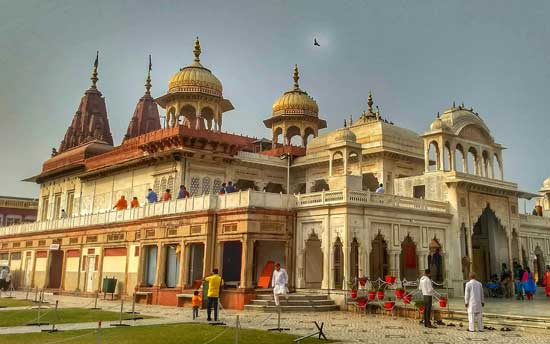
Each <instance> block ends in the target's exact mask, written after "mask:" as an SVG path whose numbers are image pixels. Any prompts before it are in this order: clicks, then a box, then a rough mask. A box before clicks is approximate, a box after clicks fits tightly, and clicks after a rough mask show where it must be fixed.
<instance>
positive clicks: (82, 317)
mask: <svg viewBox="0 0 550 344" xmlns="http://www.w3.org/2000/svg"><path fill="white" fill-rule="evenodd" d="M119 316H120V315H119V313H117V312H107V311H102V310H92V309H85V308H60V309H58V310H57V316H56V312H55V311H54V309H52V308H42V310H41V317H40V322H47V323H50V324H51V323H52V322H54V321H55V323H56V324H66V323H81V322H96V321H99V320H103V321H109V320H118V319H119ZM140 316H141V315H140ZM37 317H38V311H37V310H36V309H25V310H8V311H5V310H4V311H0V327H6V326H23V325H26V324H28V323H33V322H37ZM122 317H123V319H130V318H131V317H132V315H131V314H126V313H124V314H123V315H122ZM144 318H146V317H144ZM149 318H150V317H149Z"/></svg>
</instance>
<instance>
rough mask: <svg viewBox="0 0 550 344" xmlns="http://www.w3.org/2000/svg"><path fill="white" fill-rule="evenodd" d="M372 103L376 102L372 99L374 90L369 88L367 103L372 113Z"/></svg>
mask: <svg viewBox="0 0 550 344" xmlns="http://www.w3.org/2000/svg"><path fill="white" fill-rule="evenodd" d="M372 104H374V102H373V101H372V92H371V91H370V90H369V98H368V100H367V105H368V106H369V108H368V110H369V112H370V113H373V112H372Z"/></svg>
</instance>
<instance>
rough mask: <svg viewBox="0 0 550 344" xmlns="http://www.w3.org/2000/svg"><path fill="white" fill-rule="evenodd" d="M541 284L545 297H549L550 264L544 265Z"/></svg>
mask: <svg viewBox="0 0 550 344" xmlns="http://www.w3.org/2000/svg"><path fill="white" fill-rule="evenodd" d="M542 285H543V286H544V287H545V288H544V293H545V294H546V297H550V266H547V267H546V272H545V273H544V277H543V279H542Z"/></svg>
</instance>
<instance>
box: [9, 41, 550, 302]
mask: <svg viewBox="0 0 550 344" xmlns="http://www.w3.org/2000/svg"><path fill="white" fill-rule="evenodd" d="M201 53H202V50H201V46H200V42H199V40H198V38H197V39H196V41H195V44H194V49H193V54H194V59H193V61H192V62H191V64H190V65H188V66H186V67H183V68H181V69H179V70H178V71H177V72H176V73H175V74H174V75H173V76H172V78H171V79H170V80H169V81H168V87H167V91H166V93H165V94H163V95H161V96H159V97H157V98H154V97H153V96H152V84H151V63H150V62H149V70H148V73H147V78H146V83H145V93H144V95H143V96H142V97H141V98H140V99H139V100H138V102H137V105H136V108H135V111H134V113H133V115H131V116H130V114H129V115H128V120H129V125H128V129H127V132H126V135H125V136H124V138H123V141H122V143H121V144H120V145H115V144H114V142H113V138H112V134H111V131H110V127H109V118H108V113H107V106H106V103H105V98H103V95H102V93H101V92H100V91H99V88H98V87H99V85H98V80H99V59H98V57H96V60H95V63H94V67H93V72H92V78H91V81H92V84H91V86H90V88H89V89H88V90H87V91H85V93H84V96H83V97H82V99H81V101H80V105H79V107H78V109H77V111H76V113H75V114H74V117H73V119H72V121H71V122H70V125H69V127H68V129H67V131H66V134H65V136H64V138H63V139H62V141H61V144H60V146H59V148H58V149H54V150H53V152H52V156H51V158H49V159H48V160H46V161H45V162H44V163H43V165H42V171H41V173H40V174H38V175H36V176H33V177H30V178H28V179H26V180H27V181H30V182H35V183H38V184H39V185H40V193H39V195H37V198H38V199H39V204H38V214H37V221H36V222H33V223H21V224H14V225H11V226H4V227H0V265H9V266H10V268H11V269H12V270H13V271H17V272H18V274H19V275H20V276H21V277H20V278H19V279H18V280H17V285H16V287H17V288H26V287H30V288H46V289H48V290H51V291H53V292H64V293H78V294H80V295H83V294H84V295H86V294H90V295H93V294H95V293H96V292H98V291H101V287H102V280H103V278H104V277H113V276H114V277H115V278H117V280H118V284H117V285H118V287H117V288H118V290H117V294H118V295H121V296H129V295H132V294H133V293H134V292H136V293H137V294H138V295H139V296H140V298H142V300H141V301H142V302H148V303H154V304H165V305H176V304H181V301H182V300H181V298H183V297H185V295H188V294H189V293H190V292H191V291H192V290H193V289H195V288H197V287H198V286H199V285H200V283H201V279H202V277H203V276H205V275H206V274H208V273H209V272H210V271H211V270H212V269H213V268H214V267H218V268H219V269H220V271H221V274H222V276H223V278H224V280H225V282H226V283H225V290H224V293H223V297H222V302H223V304H224V306H225V307H231V308H242V307H243V306H244V305H245V304H247V303H248V302H249V301H250V300H251V299H253V298H254V296H255V294H256V293H257V292H258V290H262V289H265V288H266V287H268V283H266V281H265V280H266V279H265V276H267V280H269V274H270V273H271V271H272V269H273V263H274V262H280V263H281V264H282V265H283V266H284V267H286V269H287V270H288V272H289V275H290V286H291V288H292V289H293V290H298V291H299V290H301V289H308V290H309V289H319V290H329V289H330V290H333V291H335V292H334V293H331V295H333V296H334V295H335V296H334V297H335V298H336V299H337V298H338V292H337V291H340V293H341V290H342V289H345V288H346V287H347V281H350V280H353V279H354V278H358V277H368V278H370V279H377V278H383V277H384V276H386V275H393V276H396V277H397V278H398V279H399V280H407V281H413V280H416V279H417V278H418V277H419V276H420V275H421V272H422V271H423V269H425V268H428V267H429V268H431V269H432V270H433V276H434V279H435V280H436V281H437V282H438V283H444V284H445V286H448V287H449V288H450V292H451V293H452V294H453V295H461V294H462V293H463V281H464V279H465V278H466V276H467V274H468V272H469V271H472V270H473V271H476V272H478V274H479V276H480V278H481V279H482V280H487V279H488V278H489V277H490V275H491V274H493V273H500V271H501V266H502V264H503V263H506V264H507V265H508V266H512V264H513V263H514V262H517V263H520V264H522V265H525V266H530V267H531V268H532V269H534V271H535V275H536V276H537V278H538V279H541V278H542V271H543V269H544V267H545V266H546V262H550V201H549V200H550V179H547V180H546V181H545V182H544V185H543V188H542V189H541V190H540V192H538V193H529V192H523V191H521V190H520V189H519V188H518V186H517V184H515V183H512V182H509V181H506V180H505V178H504V161H503V157H502V150H503V147H502V146H501V145H500V144H499V143H497V141H496V140H495V138H494V137H493V136H492V134H491V131H490V129H489V127H488V126H487V124H486V123H485V122H484V121H483V119H482V117H481V115H479V114H477V113H476V112H474V111H473V109H471V108H466V107H465V106H464V105H459V106H457V105H456V104H453V105H452V106H451V107H449V108H448V109H446V110H444V111H442V112H441V114H439V113H438V115H437V116H436V118H435V119H434V121H433V122H432V123H431V124H429V125H427V130H426V131H425V132H424V133H421V134H418V133H415V132H414V131H412V130H409V129H406V128H402V127H399V126H398V125H397V124H394V123H393V122H392V121H390V117H389V115H386V114H382V113H381V111H380V109H379V107H378V106H375V102H374V99H373V95H372V94H371V93H370V92H369V93H368V98H367V100H368V101H367V109H366V110H365V111H362V112H361V113H359V114H358V115H357V116H355V118H353V116H352V117H349V118H347V116H342V119H344V117H345V125H344V127H342V128H334V129H330V130H327V129H326V128H327V123H326V121H325V120H324V119H322V115H321V114H322V111H320V109H321V107H320V106H319V104H318V103H317V101H316V100H315V99H314V98H313V97H312V96H310V95H309V94H308V93H307V92H306V90H305V89H306V87H303V86H300V82H299V81H300V78H301V76H300V74H299V70H298V66H295V67H294V70H293V73H292V75H291V77H292V79H291V78H290V77H289V84H290V85H292V86H291V88H290V90H288V91H286V92H284V93H283V94H282V95H281V96H280V97H279V98H278V99H277V100H276V101H275V102H274V104H273V105H272V108H271V115H270V116H268V118H267V119H265V120H264V121H263V123H264V125H265V127H266V128H267V129H271V139H258V138H253V137H248V136H243V135H235V134H229V133H226V132H224V130H223V117H224V116H231V112H230V111H231V110H233V109H234V107H233V105H232V103H231V101H229V100H228V99H226V98H224V93H223V86H222V82H221V81H220V80H219V79H218V78H217V77H216V76H215V75H214V73H213V72H212V71H211V70H210V69H208V68H206V67H205V66H203V64H202V63H201V60H200V57H201ZM289 74H290V73H289ZM303 79H304V80H306V82H305V83H303V84H304V85H306V84H307V76H303ZM281 88H282V89H284V85H281ZM275 98H276V95H274V99H275ZM159 107H160V108H161V109H162V110H161V111H164V113H165V115H166V123H164V124H161V120H160V115H159V109H158V108H159ZM266 109H268V104H266ZM323 129H325V130H324V131H323ZM295 137H298V140H297V141H298V142H299V144H298V145H293V144H292V142H296V140H293V138H295ZM229 181H231V182H233V184H234V185H235V189H236V191H235V192H230V191H231V190H229V189H228V191H227V192H224V193H220V192H219V191H220V189H221V188H222V183H225V182H229ZM181 185H184V186H186V189H187V191H188V192H189V194H190V197H184V198H178V191H179V189H180V186H181ZM381 185H382V186H383V187H382V188H381V187H380V186H381ZM149 190H153V191H154V192H155V193H156V194H157V196H158V201H157V202H153V203H150V199H148V198H147V195H148V193H149V192H150V191H149ZM167 190H169V193H170V194H171V197H168V194H165V193H166V192H167ZM382 190H383V192H381V191H382ZM123 196H124V197H125V199H126V200H127V201H128V204H130V201H131V200H132V199H133V198H134V197H136V200H134V202H133V204H134V206H132V207H131V206H129V205H128V207H127V209H115V208H116V207H119V206H120V202H119V200H120V199H121V198H122V197H123ZM522 198H526V199H535V200H536V202H537V204H538V205H539V209H540V213H537V215H542V216H535V215H525V214H520V213H519V211H518V202H519V200H520V199H522ZM136 201H137V202H138V203H139V204H136V203H135V202H136ZM262 277H264V278H262Z"/></svg>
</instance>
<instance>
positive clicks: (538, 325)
mask: <svg viewBox="0 0 550 344" xmlns="http://www.w3.org/2000/svg"><path fill="white" fill-rule="evenodd" d="M450 313H451V314H450V316H449V315H447V314H446V312H445V313H444V314H443V320H444V321H445V320H451V321H453V320H454V321H462V322H465V323H467V322H468V313H466V312H460V311H459V312H457V311H451V312H450ZM483 323H484V324H485V325H489V326H493V327H495V328H497V329H500V328H501V327H510V328H512V329H516V328H529V329H544V330H548V329H550V318H541V317H529V316H516V315H506V314H492V313H484V314H483Z"/></svg>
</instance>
